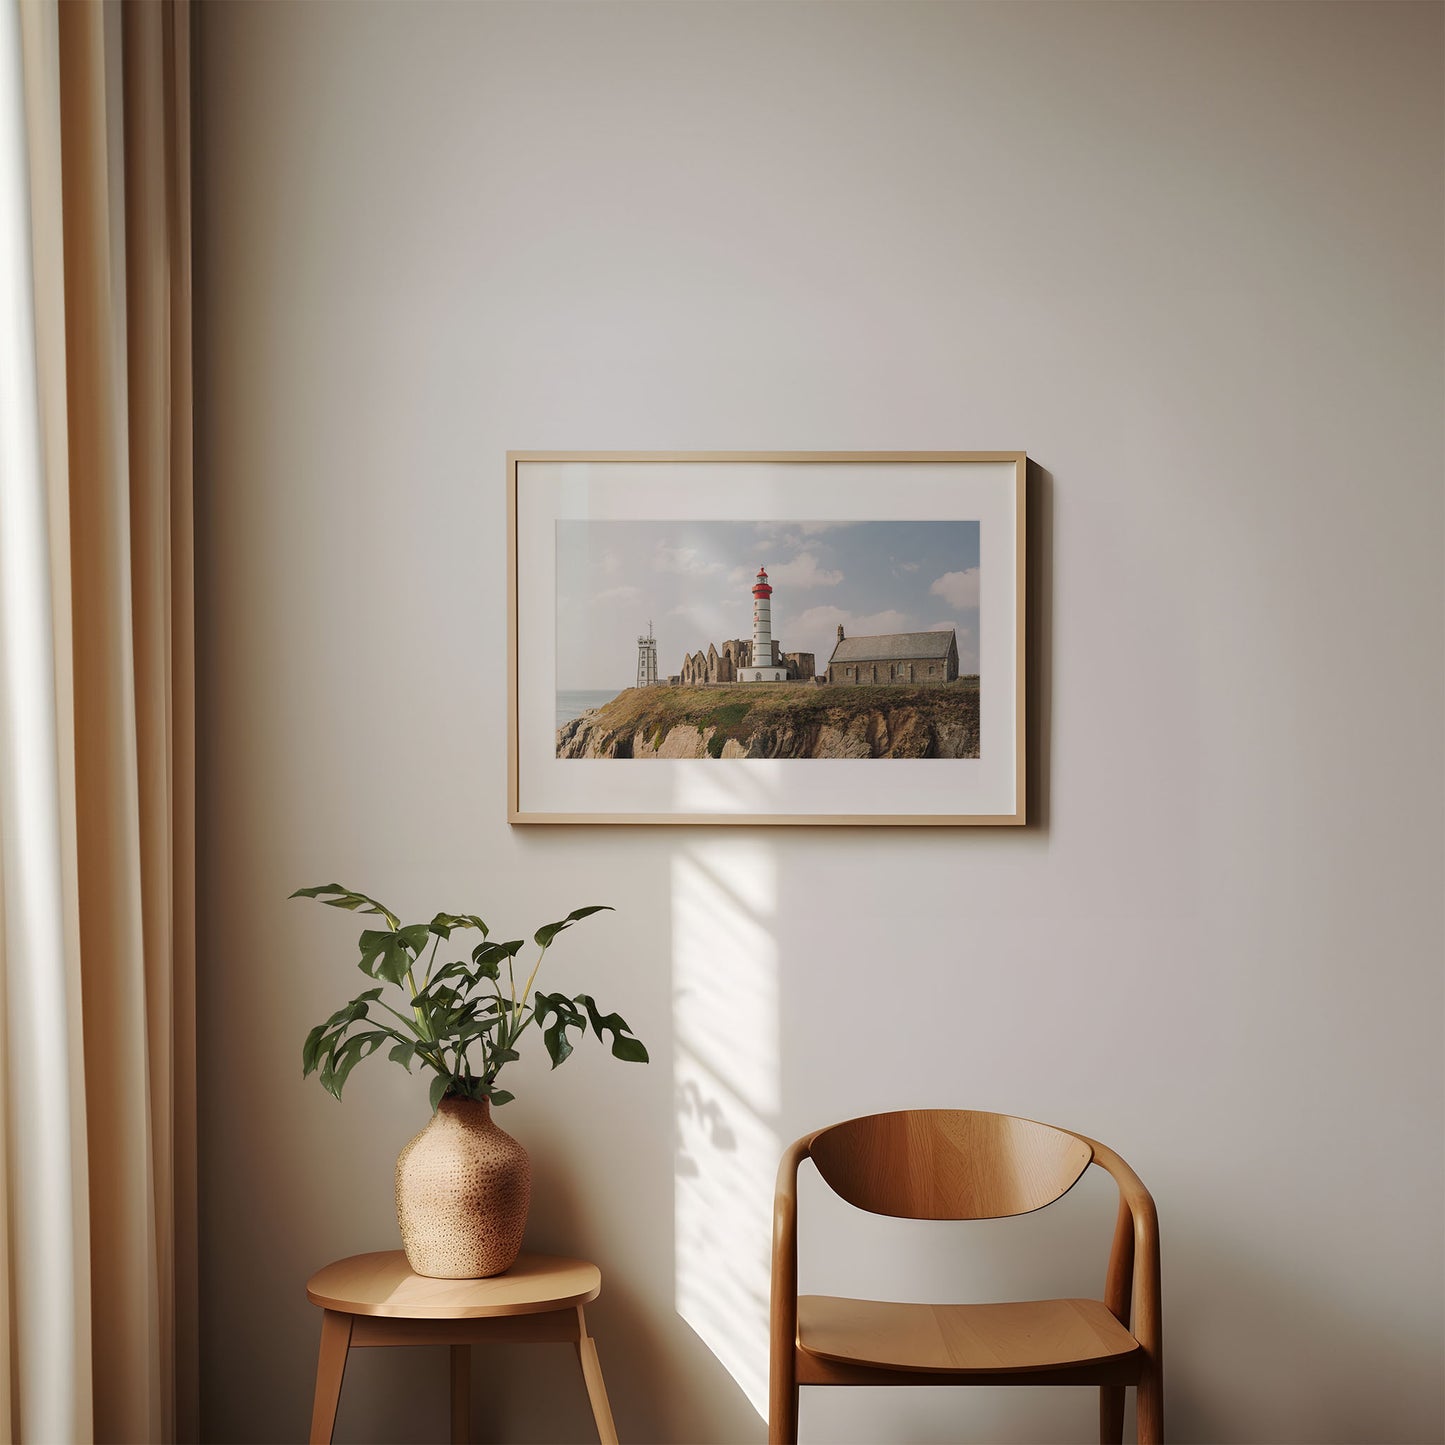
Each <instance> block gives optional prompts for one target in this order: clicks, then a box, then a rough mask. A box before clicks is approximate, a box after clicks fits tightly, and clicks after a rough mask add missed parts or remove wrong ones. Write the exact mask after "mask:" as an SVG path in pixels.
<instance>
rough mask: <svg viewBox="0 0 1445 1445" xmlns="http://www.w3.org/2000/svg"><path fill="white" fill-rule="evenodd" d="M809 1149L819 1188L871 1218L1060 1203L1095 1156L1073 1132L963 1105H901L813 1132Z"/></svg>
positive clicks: (989, 1214)
mask: <svg viewBox="0 0 1445 1445" xmlns="http://www.w3.org/2000/svg"><path fill="white" fill-rule="evenodd" d="M808 1153H809V1155H810V1156H811V1157H812V1160H813V1162H814V1164H816V1165H817V1167H818V1173H820V1174H821V1175H822V1176H823V1178H824V1180H825V1181H826V1182H827V1184H828V1187H829V1188H830V1189H832V1190H833V1192H834V1193H835V1194H837V1195H839V1196H840V1197H842V1198H843V1199H846V1200H847V1201H848V1203H849V1204H852V1205H856V1206H857V1208H859V1209H866V1210H868V1212H869V1213H870V1214H891V1215H894V1216H896V1217H898V1218H900V1219H1002V1218H1005V1217H1006V1216H1008V1215H1012V1214H1028V1213H1030V1212H1031V1211H1033V1210H1035V1209H1042V1208H1043V1207H1044V1206H1045V1205H1046V1204H1052V1203H1053V1202H1054V1201H1055V1200H1056V1199H1059V1198H1062V1196H1063V1195H1065V1194H1067V1193H1068V1192H1069V1190H1070V1189H1072V1188H1073V1187H1074V1185H1075V1184H1076V1183H1078V1181H1079V1179H1080V1177H1081V1176H1082V1175H1083V1173H1084V1171H1085V1170H1086V1169H1087V1168H1088V1167H1089V1164H1090V1163H1091V1161H1092V1160H1093V1157H1094V1151H1093V1149H1092V1148H1091V1147H1090V1145H1089V1144H1088V1143H1086V1142H1085V1141H1084V1140H1083V1139H1080V1138H1079V1137H1078V1136H1077V1135H1075V1134H1069V1133H1066V1132H1065V1131H1064V1130H1063V1129H1055V1128H1053V1127H1051V1126H1050V1125H1048V1124H1036V1123H1035V1122H1034V1121H1033V1120H1032V1119H1016V1118H1014V1117H1013V1116H1012V1115H1011V1114H983V1113H979V1112H977V1111H975V1110H971V1109H906V1110H902V1111H900V1112H898V1113H894V1114H869V1115H866V1116H865V1117H863V1118H861V1119H849V1120H846V1121H845V1122H844V1123H841V1124H834V1125H832V1126H831V1127H830V1128H827V1129H823V1130H821V1131H820V1132H819V1133H817V1134H815V1135H814V1136H813V1138H812V1140H811V1141H810V1142H809V1145H808Z"/></svg>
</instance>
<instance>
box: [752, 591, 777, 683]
mask: <svg viewBox="0 0 1445 1445" xmlns="http://www.w3.org/2000/svg"><path fill="white" fill-rule="evenodd" d="M772 595H773V589H772V588H771V587H770V586H769V585H768V569H767V568H766V567H759V568H758V579H757V581H756V582H755V583H754V584H753V666H754V667H771V666H772V665H773V604H772V603H771V602H770V601H769V600H768V599H769V598H771V597H772Z"/></svg>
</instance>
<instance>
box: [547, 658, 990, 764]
mask: <svg viewBox="0 0 1445 1445" xmlns="http://www.w3.org/2000/svg"><path fill="white" fill-rule="evenodd" d="M978 703H979V699H978V679H977V678H976V677H966V678H960V679H959V680H958V681H957V682H954V683H949V684H948V685H947V686H944V687H815V686H811V685H807V684H804V685H801V686H798V685H794V684H790V683H760V684H755V685H748V684H739V685H737V686H735V687H710V688H709V687H649V688H629V689H628V690H627V691H626V692H621V693H619V694H618V695H617V696H616V697H615V698H613V699H612V701H611V702H609V703H607V704H606V705H605V706H603V707H599V708H594V709H592V711H590V712H585V713H583V714H582V716H581V717H579V718H576V719H575V720H574V721H572V722H570V723H567V724H566V725H565V726H564V727H561V728H558V730H557V756H558V757H560V758H976V757H977V756H978Z"/></svg>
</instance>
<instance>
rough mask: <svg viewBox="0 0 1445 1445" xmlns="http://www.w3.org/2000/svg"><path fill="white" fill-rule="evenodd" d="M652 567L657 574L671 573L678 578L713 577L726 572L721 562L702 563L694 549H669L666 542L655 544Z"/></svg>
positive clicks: (698, 553) (700, 557) (701, 557)
mask: <svg viewBox="0 0 1445 1445" xmlns="http://www.w3.org/2000/svg"><path fill="white" fill-rule="evenodd" d="M652 565H653V566H654V567H656V568H657V570H658V571H659V572H671V573H675V574H676V575H677V576H679V577H715V576H716V575H717V574H718V573H719V572H722V571H725V570H726V569H725V567H724V566H723V564H722V563H721V562H707V561H704V559H703V555H702V553H701V552H699V551H698V549H697V548H696V547H669V546H668V545H667V543H666V542H659V543H658V544H657V550H656V551H655V552H654V553H653V555H652Z"/></svg>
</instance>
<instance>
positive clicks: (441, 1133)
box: [396, 1097, 532, 1279]
mask: <svg viewBox="0 0 1445 1445" xmlns="http://www.w3.org/2000/svg"><path fill="white" fill-rule="evenodd" d="M531 1202H532V1162H531V1160H530V1159H528V1158H527V1151H526V1150H525V1149H523V1148H522V1146H521V1145H520V1144H519V1143H517V1141H516V1140H515V1139H514V1138H512V1136H511V1135H510V1134H508V1133H507V1132H506V1131H505V1130H504V1129H499V1128H498V1127H497V1126H496V1125H495V1124H494V1123H492V1106H491V1104H490V1103H489V1102H488V1101H487V1100H486V1099H459V1098H453V1097H447V1098H445V1099H443V1100H442V1101H441V1103H440V1104H439V1105H438V1106H437V1111H436V1113H435V1114H433V1115H432V1117H431V1122H430V1123H429V1124H428V1125H427V1126H426V1128H425V1129H423V1130H422V1131H421V1133H420V1134H418V1135H417V1136H416V1138H415V1139H413V1140H412V1141H411V1143H410V1144H408V1145H407V1146H406V1148H405V1149H403V1150H402V1151H401V1154H400V1155H399V1156H398V1157H397V1161H396V1217H397V1222H398V1223H399V1224H400V1225H401V1242H402V1246H403V1247H404V1248H405V1250H406V1262H407V1263H408V1264H409V1265H410V1266H411V1267H412V1270H413V1271H414V1272H415V1273H416V1274H424V1275H428V1276H430V1277H431V1278H433V1279H485V1278H486V1277H487V1276H488V1275H493V1274H501V1273H502V1271H503V1270H504V1269H509V1268H510V1267H511V1265H512V1263H513V1262H514V1261H515V1260H516V1258H517V1255H518V1254H519V1253H520V1252H521V1249H522V1232H523V1231H524V1230H525V1229H526V1227H527V1209H528V1206H529V1205H530V1204H531Z"/></svg>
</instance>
